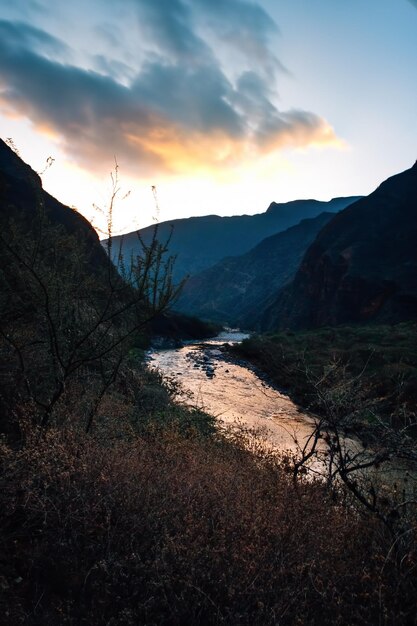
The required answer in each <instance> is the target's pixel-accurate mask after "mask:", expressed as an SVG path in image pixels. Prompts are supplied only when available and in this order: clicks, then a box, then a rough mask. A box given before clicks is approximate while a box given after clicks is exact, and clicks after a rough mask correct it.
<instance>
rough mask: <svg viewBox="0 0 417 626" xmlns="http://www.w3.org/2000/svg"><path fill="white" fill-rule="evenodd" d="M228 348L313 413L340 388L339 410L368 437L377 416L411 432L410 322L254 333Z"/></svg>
mask: <svg viewBox="0 0 417 626" xmlns="http://www.w3.org/2000/svg"><path fill="white" fill-rule="evenodd" d="M234 350H235V351H236V352H237V353H238V354H240V355H242V356H244V357H245V358H248V359H249V360H251V361H253V362H255V363H256V364H257V365H258V366H259V367H260V368H261V369H262V370H264V371H265V372H266V373H267V374H268V375H269V376H270V377H271V379H272V380H273V381H274V382H275V383H276V384H277V385H278V386H279V387H281V388H283V389H285V390H286V391H287V392H288V393H290V395H291V396H292V397H293V398H294V399H295V400H296V401H297V402H298V403H299V404H301V405H302V406H304V407H307V408H308V409H310V410H312V411H314V412H317V413H321V414H323V413H325V412H326V409H327V406H326V397H327V396H326V394H325V393H324V392H325V391H326V390H328V391H330V390H337V388H338V387H339V389H341V387H344V389H345V393H347V395H346V398H345V405H342V407H341V409H343V410H345V411H346V410H351V411H353V412H354V414H355V415H354V417H355V420H354V425H355V427H356V428H358V427H361V426H362V427H366V426H369V425H370V426H371V427H372V428H371V429H370V428H367V434H368V436H369V435H371V434H372V431H373V430H374V429H375V427H376V426H378V425H380V419H381V418H382V420H383V423H385V424H388V425H390V426H393V427H394V428H397V429H398V428H404V427H406V428H408V430H409V432H410V433H412V432H413V429H414V428H415V424H416V421H417V325H416V323H415V322H408V323H402V324H397V325H393V326H385V325H374V326H338V327H334V328H321V329H318V330H310V331H300V332H297V333H295V332H291V331H282V332H276V333H269V334H265V335H254V336H252V337H250V338H249V339H247V340H245V341H244V342H243V343H242V344H241V345H237V346H235V347H234ZM349 407H350V409H349ZM352 425H353V424H352ZM375 432H376V433H377V434H378V433H379V432H380V431H379V430H377V429H375Z"/></svg>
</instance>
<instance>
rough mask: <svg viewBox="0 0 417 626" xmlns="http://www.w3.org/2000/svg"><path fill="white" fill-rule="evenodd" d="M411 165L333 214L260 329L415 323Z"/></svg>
mask: <svg viewBox="0 0 417 626" xmlns="http://www.w3.org/2000/svg"><path fill="white" fill-rule="evenodd" d="M416 242H417V164H415V165H414V167H412V168H411V169H409V170H406V171H405V172H402V173H401V174H397V175H396V176H392V177H391V178H389V179H388V180H386V181H385V182H384V183H382V184H381V185H380V186H379V187H378V188H377V189H376V190H375V191H374V192H373V193H371V194H370V195H369V196H367V197H366V198H362V199H361V200H358V201H357V202H355V203H354V204H352V205H351V206H349V207H347V208H346V209H345V210H343V211H342V212H341V213H339V214H338V215H336V216H335V217H334V218H333V219H332V220H331V221H330V222H329V223H328V224H327V226H326V227H325V228H324V229H323V230H322V231H321V233H320V234H319V235H318V237H317V239H316V240H315V242H314V243H313V244H312V246H311V247H310V248H309V250H308V251H307V253H306V255H305V257H304V259H303V262H302V264H301V266H300V268H299V270H298V272H297V274H296V276H295V278H294V281H293V283H291V284H290V285H288V287H286V288H284V289H283V291H282V292H280V293H279V294H278V296H277V298H276V300H275V302H274V303H272V304H271V305H270V307H269V308H268V309H267V310H266V311H265V313H264V315H263V317H262V328H263V329H273V328H295V329H296V328H314V327H318V326H323V325H326V324H330V325H334V324H343V323H351V322H368V321H378V322H400V321H404V320H409V319H416V318H417V243H416Z"/></svg>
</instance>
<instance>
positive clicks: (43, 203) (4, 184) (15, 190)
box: [0, 139, 108, 272]
mask: <svg viewBox="0 0 417 626" xmlns="http://www.w3.org/2000/svg"><path fill="white" fill-rule="evenodd" d="M0 218H1V219H2V221H4V220H6V221H7V220H9V219H11V218H13V219H14V220H16V219H17V220H19V221H22V222H23V223H24V224H25V225H26V228H27V229H28V231H30V230H31V229H32V228H35V229H36V228H38V227H39V220H43V219H46V220H47V221H48V223H49V224H50V225H51V226H52V227H59V228H60V229H62V232H64V233H66V234H67V235H70V236H73V237H75V238H76V239H77V241H79V242H80V244H81V243H83V244H84V246H85V250H86V251H88V258H87V260H86V262H87V268H86V269H88V268H89V269H90V270H93V271H94V272H96V271H97V269H98V268H99V267H100V266H104V265H105V266H106V268H107V266H108V263H107V255H106V253H105V251H104V250H103V248H102V246H101V245H100V242H99V238H98V235H97V233H96V231H95V230H94V228H93V227H92V226H91V224H90V223H89V222H88V221H87V220H86V219H85V218H84V217H83V216H82V215H81V214H80V213H77V211H75V210H73V209H71V208H70V207H68V206H65V205H64V204H62V203H61V202H59V201H58V200H56V199H55V198H53V197H52V196H51V195H50V194H48V193H47V192H46V191H45V190H44V189H42V182H41V179H40V177H39V176H38V174H37V173H36V172H34V171H33V169H32V168H31V167H30V166H29V165H27V164H26V163H24V162H23V161H22V159H21V158H20V157H19V156H18V155H17V154H16V153H15V152H14V151H13V150H12V149H11V148H10V147H9V146H8V145H6V143H5V142H4V141H2V140H1V139H0Z"/></svg>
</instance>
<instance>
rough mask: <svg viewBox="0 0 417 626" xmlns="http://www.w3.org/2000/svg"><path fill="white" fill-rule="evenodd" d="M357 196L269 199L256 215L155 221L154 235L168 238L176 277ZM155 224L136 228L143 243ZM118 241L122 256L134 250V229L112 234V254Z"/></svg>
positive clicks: (238, 252) (336, 208)
mask: <svg viewBox="0 0 417 626" xmlns="http://www.w3.org/2000/svg"><path fill="white" fill-rule="evenodd" d="M357 199H358V196H355V197H350V198H334V199H333V200H330V201H329V202H320V201H318V200H296V201H294V202H286V203H283V204H277V203H275V202H273V203H272V204H271V205H270V206H269V208H268V210H267V211H266V212H265V213H259V214H258V215H240V216H233V217H219V216H218V215H207V216H205V217H190V218H187V219H178V220H170V221H167V222H162V223H160V224H159V225H158V229H159V231H158V239H159V240H161V241H165V240H168V239H169V238H170V241H169V245H168V248H169V254H172V255H176V263H175V268H174V279H175V280H177V281H178V280H180V279H182V278H183V277H184V276H187V275H193V274H196V273H197V272H200V271H202V270H204V269H207V268H209V267H211V266H212V265H214V264H215V263H217V262H218V261H220V260H221V259H223V258H224V257H227V256H237V255H241V254H245V253H246V252H248V251H249V250H250V249H251V248H253V247H254V246H256V245H257V244H258V243H259V242H260V241H262V239H265V237H268V236H270V235H273V234H275V233H278V232H281V231H283V230H286V229H287V228H289V227H290V226H294V225H295V224H298V223H299V222H300V221H301V220H302V219H305V218H310V217H316V216H317V215H319V214H320V213H323V211H326V212H330V213H335V212H337V211H340V210H341V209H344V208H345V207H346V206H348V205H349V204H351V203H352V202H354V201H355V200H357ZM155 227H156V226H154V225H152V226H148V227H147V228H143V229H141V230H140V231H139V234H140V236H141V237H142V238H143V240H144V242H145V243H148V242H149V241H151V238H152V235H153V232H154V229H155ZM103 243H104V242H103ZM121 245H122V250H123V255H124V257H125V258H130V256H131V254H132V253H133V254H136V253H137V251H138V250H139V248H140V246H139V243H138V238H137V234H136V232H132V233H128V234H127V235H123V236H117V237H114V238H113V254H114V255H115V257H116V255H117V254H118V251H119V249H120V246H121Z"/></svg>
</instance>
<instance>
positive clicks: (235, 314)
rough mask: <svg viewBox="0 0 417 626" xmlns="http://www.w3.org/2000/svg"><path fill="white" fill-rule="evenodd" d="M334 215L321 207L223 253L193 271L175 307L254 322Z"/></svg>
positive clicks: (247, 323)
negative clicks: (238, 252) (235, 252)
mask: <svg viewBox="0 0 417 626" xmlns="http://www.w3.org/2000/svg"><path fill="white" fill-rule="evenodd" d="M332 217H333V214H332V213H321V214H320V215H318V216H317V217H315V218H310V219H305V220H302V221H301V222H300V224H298V225H297V226H292V227H291V228H289V229H287V230H285V231H284V232H281V233H278V234H276V235H272V236H271V237H267V238H266V239H264V240H263V241H261V243H259V244H258V245H257V246H256V247H255V248H253V249H252V250H250V251H249V252H248V253H246V254H244V255H242V256H236V257H229V258H226V259H223V260H222V261H220V262H219V263H217V264H216V265H214V266H213V267H211V268H209V269H207V270H204V271H203V272H201V273H199V274H196V275H195V276H192V277H191V278H190V279H189V280H188V281H187V283H186V284H185V287H184V289H183V291H182V293H181V296H180V298H179V300H178V301H177V303H176V308H177V309H178V310H180V311H184V312H187V313H190V314H193V315H197V316H199V317H202V318H204V319H211V320H215V321H219V322H222V323H229V324H238V325H240V326H242V327H247V328H249V327H254V325H256V322H257V319H258V317H259V312H260V311H262V310H263V309H264V308H266V307H267V306H268V301H269V299H270V297H271V295H272V294H276V292H277V291H278V290H279V289H280V288H281V287H282V286H283V285H285V284H286V283H287V282H288V281H290V280H291V279H292V278H293V277H294V275H295V272H296V271H297V269H298V267H299V265H300V262H301V260H302V258H303V255H304V253H305V251H306V250H307V248H308V246H309V245H310V244H311V243H312V242H313V241H314V239H315V237H316V235H317V233H318V232H319V231H320V230H321V229H322V228H323V226H324V225H325V224H327V222H328V221H329V220H330V219H331V218H332Z"/></svg>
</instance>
